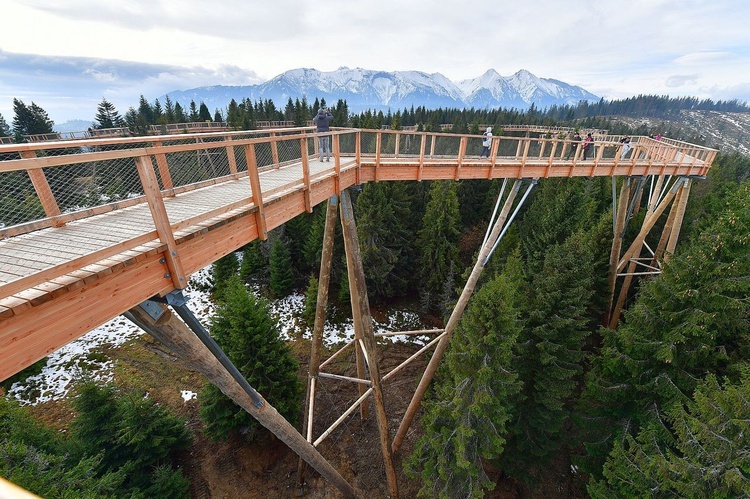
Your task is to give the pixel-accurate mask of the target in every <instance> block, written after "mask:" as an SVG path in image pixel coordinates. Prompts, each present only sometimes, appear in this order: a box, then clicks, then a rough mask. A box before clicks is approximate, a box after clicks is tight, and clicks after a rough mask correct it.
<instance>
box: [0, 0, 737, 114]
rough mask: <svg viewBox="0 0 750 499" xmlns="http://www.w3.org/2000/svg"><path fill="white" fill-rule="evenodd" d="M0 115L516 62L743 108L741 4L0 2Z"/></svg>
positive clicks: (595, 86)
mask: <svg viewBox="0 0 750 499" xmlns="http://www.w3.org/2000/svg"><path fill="white" fill-rule="evenodd" d="M0 7H2V8H1V9H0V11H1V12H2V17H3V21H4V22H3V27H2V29H1V30H0V114H2V115H3V117H4V118H5V120H6V121H7V122H8V123H9V124H10V123H11V122H12V118H13V106H12V103H13V98H14V97H15V98H19V99H21V100H22V101H24V102H25V103H26V104H30V102H35V103H36V104H37V105H39V106H41V107H42V108H44V109H45V110H46V111H47V112H48V114H49V115H50V118H52V120H54V121H55V122H56V123H62V122H64V121H67V120H69V119H75V118H81V119H89V120H90V119H93V116H94V114H95V113H96V105H97V104H98V103H99V102H101V100H102V98H107V99H108V100H109V101H111V102H113V103H114V104H115V106H116V107H117V109H118V110H119V111H120V112H121V114H124V112H125V111H127V109H128V107H130V106H137V103H138V97H139V96H140V95H144V96H145V97H146V98H147V99H148V100H149V101H150V102H153V100H154V99H155V98H157V97H159V96H161V95H164V94H165V93H166V92H169V91H172V90H185V89H189V88H194V87H197V86H203V85H247V84H254V83H260V82H263V81H266V80H268V79H270V78H273V77H274V76H276V75H277V74H280V73H282V72H284V71H286V70H289V69H295V68H301V67H306V68H315V69H318V70H321V71H332V70H335V69H337V68H338V67H341V66H348V67H352V68H354V67H361V68H366V69H375V70H384V71H396V70H417V71H424V72H427V73H441V74H443V75H444V76H446V77H447V78H449V79H451V80H453V81H457V80H462V79H467V78H474V77H477V76H480V75H481V74H483V73H484V72H485V71H487V70H488V69H491V68H492V69H495V70H496V71H497V72H498V73H500V74H501V75H503V76H509V75H511V74H513V73H515V72H516V71H518V70H519V69H527V70H529V71H531V72H532V73H533V74H535V75H536V76H539V77H542V78H555V79H558V80H562V81H564V82H566V83H570V84H573V85H579V86H581V87H583V88H585V89H586V90H588V91H590V92H593V93H594V94H596V95H599V96H602V97H604V98H606V99H617V98H624V97H629V96H633V95H637V94H660V95H662V94H668V95H671V96H682V95H691V96H697V97H701V98H711V99H714V100H719V99H735V98H736V99H740V100H743V101H750V31H749V30H748V26H747V25H748V21H750V2H747V0H712V1H704V0H625V1H620V2H614V1H611V0H610V1H607V0H598V1H589V0H567V1H560V0H526V1H518V0H516V1H513V2H510V1H507V0H491V1H489V0H488V1H484V2H479V1H475V0H455V1H453V0H430V1H427V0H379V1H378V2H375V1H374V0H369V1H361V0H346V1H344V0H318V1H312V2H311V1H308V0H272V1H271V0H212V1H208V0H147V1H146V0H128V1H126V2H123V1H121V0H116V1H115V0H97V1H96V2H94V1H91V0H65V1H60V0H0Z"/></svg>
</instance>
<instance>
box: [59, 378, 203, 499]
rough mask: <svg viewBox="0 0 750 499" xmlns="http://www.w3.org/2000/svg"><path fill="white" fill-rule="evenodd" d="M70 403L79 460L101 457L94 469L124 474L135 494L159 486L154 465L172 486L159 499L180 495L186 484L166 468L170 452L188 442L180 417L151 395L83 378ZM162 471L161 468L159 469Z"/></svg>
mask: <svg viewBox="0 0 750 499" xmlns="http://www.w3.org/2000/svg"><path fill="white" fill-rule="evenodd" d="M77 392H78V394H77V396H76V398H75V399H74V401H73V405H74V407H75V409H76V411H77V412H78V416H77V417H76V419H75V420H74V421H73V424H72V429H73V436H74V437H75V438H76V439H77V440H78V441H79V442H80V443H81V445H80V447H81V452H82V456H81V457H83V458H91V457H97V456H101V461H100V462H99V464H98V467H97V472H98V473H99V474H100V475H102V476H103V475H105V474H107V473H111V472H118V471H122V472H124V473H125V487H126V491H127V492H128V495H129V496H130V495H134V496H138V495H139V494H141V493H143V492H144V491H146V490H148V489H149V488H151V487H153V486H154V485H155V483H156V482H155V481H154V480H159V481H160V482H159V483H161V485H160V488H162V489H165V487H166V485H167V484H166V483H164V482H161V481H162V480H163V477H160V476H154V475H153V471H154V469H155V468H158V467H165V468H167V469H168V470H170V472H171V474H172V480H170V482H169V484H170V486H171V487H174V488H173V489H170V490H166V492H167V494H165V495H164V497H181V495H184V494H185V493H187V489H188V487H189V482H187V480H185V479H184V478H180V477H181V472H180V471H179V470H177V469H175V468H173V467H172V462H171V459H172V457H173V456H174V454H175V453H176V452H178V451H179V450H182V449H184V448H186V447H188V446H189V445H190V444H191V436H190V433H189V432H188V430H187V428H186V426H185V421H184V420H182V419H180V418H178V417H177V416H174V415H173V414H171V413H170V412H169V411H168V410H167V409H165V408H164V407H163V406H160V405H158V404H157V403H156V402H155V401H154V400H153V399H150V398H145V397H143V394H141V393H134V392H131V393H124V394H123V393H118V392H117V390H116V389H115V388H114V387H112V386H110V385H106V386H103V387H100V386H98V385H97V384H96V383H95V382H93V381H84V382H83V383H80V384H79V385H78V387H77ZM161 473H162V474H164V471H162V472H161Z"/></svg>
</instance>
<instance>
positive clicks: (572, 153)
mask: <svg viewBox="0 0 750 499" xmlns="http://www.w3.org/2000/svg"><path fill="white" fill-rule="evenodd" d="M580 143H581V135H580V134H579V133H578V132H576V133H575V135H573V142H571V143H570V151H568V155H567V156H565V161H567V160H569V159H570V157H571V156H573V157H574V158H575V157H576V151H577V150H578V144H580Z"/></svg>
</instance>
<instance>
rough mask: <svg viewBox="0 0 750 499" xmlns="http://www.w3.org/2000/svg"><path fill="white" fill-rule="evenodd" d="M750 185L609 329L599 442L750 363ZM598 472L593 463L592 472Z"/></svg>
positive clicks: (600, 380) (597, 390)
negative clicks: (709, 377) (702, 384)
mask: <svg viewBox="0 0 750 499" xmlns="http://www.w3.org/2000/svg"><path fill="white" fill-rule="evenodd" d="M748 198H750V182H745V183H744V184H742V185H741V186H740V187H739V188H738V189H736V191H735V192H734V193H732V194H730V195H728V196H727V197H726V199H725V203H726V205H725V210H724V212H723V213H721V214H720V215H718V216H717V217H716V218H715V219H714V221H713V223H711V224H710V225H709V226H707V227H706V230H704V231H703V232H702V233H701V234H700V236H699V237H698V238H696V239H695V240H694V241H693V242H692V243H691V244H690V245H689V246H687V247H683V248H682V249H681V251H680V252H679V253H678V254H676V255H674V256H673V257H672V258H671V259H670V260H669V261H668V262H666V263H665V264H664V265H663V269H662V273H661V274H660V275H659V276H658V277H657V278H655V279H653V280H652V281H649V282H647V283H645V284H644V285H643V286H642V287H641V289H640V291H639V294H638V297H637V299H636V301H635V303H634V305H633V306H631V308H630V310H629V311H626V312H625V314H624V317H625V322H624V323H623V324H622V325H621V326H620V327H619V328H618V330H617V331H607V332H606V334H605V336H604V344H603V347H602V350H601V352H602V354H601V356H600V357H599V358H595V359H594V363H593V368H592V371H591V373H590V375H589V377H588V382H587V391H586V402H587V404H588V405H587V410H588V412H589V413H590V414H592V415H595V416H597V417H599V418H600V419H599V420H598V424H596V425H595V426H594V425H592V427H591V430H594V429H599V430H600V432H598V433H595V432H593V431H592V433H591V435H590V437H589V441H590V442H592V444H591V445H590V446H589V454H590V455H591V457H592V458H594V459H601V458H602V455H603V454H606V452H607V451H608V449H607V448H601V446H598V447H597V446H595V445H593V442H602V441H608V442H612V441H613V440H615V441H616V440H619V439H621V437H622V435H623V434H624V433H626V432H627V433H631V434H635V433H636V432H637V431H638V429H639V428H641V427H646V426H648V425H649V424H651V423H653V417H654V414H657V413H662V414H665V413H668V412H669V411H670V409H671V407H673V406H674V405H675V404H679V403H682V402H684V401H685V400H687V398H688V397H689V396H690V394H691V393H692V392H693V391H694V390H695V388H696V386H697V384H698V382H699V381H700V380H701V379H703V378H704V377H705V376H706V375H707V374H709V373H713V374H715V375H717V376H721V377H724V376H728V377H730V379H732V380H736V377H737V375H738V366H739V365H741V363H742V362H744V361H745V360H746V359H747V358H748V357H749V356H750V324H749V323H748V320H747V318H748V317H750V303H749V302H748V300H747V297H748V296H750V280H748V278H747V276H748V275H750V253H748V251H747V248H748V246H750V205H749V204H748V203H747V199H748ZM596 468H597V466H596V465H593V466H592V470H596Z"/></svg>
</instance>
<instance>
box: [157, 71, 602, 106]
mask: <svg viewBox="0 0 750 499" xmlns="http://www.w3.org/2000/svg"><path fill="white" fill-rule="evenodd" d="M166 95H168V96H169V98H170V99H171V100H172V102H179V103H180V105H181V106H183V107H184V108H188V106H189V104H190V101H194V102H195V103H196V104H200V103H201V102H203V103H205V104H206V106H208V108H209V109H210V110H211V111H213V110H214V109H217V108H218V109H221V110H223V109H225V108H226V107H227V105H228V104H229V102H230V101H231V100H232V99H234V100H235V101H236V102H240V101H242V100H243V99H250V100H251V101H253V102H255V101H258V100H266V99H270V100H272V101H273V102H274V103H275V104H276V106H278V107H281V108H283V107H284V106H285V105H286V103H287V102H288V101H289V99H290V98H291V99H292V100H296V99H300V100H302V98H303V97H304V98H306V99H307V101H308V102H309V103H312V102H313V101H314V100H315V99H316V98H324V99H325V100H326V101H327V102H328V103H329V104H333V103H335V102H337V101H338V100H339V99H342V100H345V101H346V103H347V105H348V107H349V110H350V111H352V112H355V113H356V112H360V111H362V110H365V109H373V110H376V111H379V110H382V111H387V110H388V109H391V110H393V111H395V110H399V109H404V108H409V107H412V106H414V107H418V106H424V107H426V108H428V109H437V108H440V107H442V108H456V107H461V108H464V107H465V108H471V107H474V108H478V109H497V108H515V109H519V110H525V109H528V108H529V107H530V106H532V105H534V106H535V107H536V108H537V109H542V108H546V107H549V106H552V105H577V104H578V103H579V102H580V101H582V100H584V101H590V102H596V101H598V100H599V97H597V96H596V95H594V94H592V93H591V92H588V91H586V90H584V89H583V88H581V87H577V86H574V85H569V84H567V83H564V82H562V81H559V80H553V79H548V78H538V77H537V76H534V75H533V74H531V73H530V72H528V71H526V70H523V69H522V70H520V71H518V72H517V73H515V74H514V75H512V76H509V77H503V76H500V75H499V74H498V73H497V72H496V71H495V70H493V69H490V70H489V71H487V72H486V73H484V74H483V75H482V76H479V77H477V78H473V79H469V80H463V81H459V82H452V81H451V80H449V79H448V78H446V77H445V76H443V75H442V74H440V73H432V74H427V73H422V72H419V71H394V72H386V71H374V70H369V69H361V68H355V69H349V68H346V67H343V68H339V69H337V70H336V71H329V72H323V71H318V70H316V69H294V70H291V71H287V72H285V73H282V74H280V75H278V76H276V77H275V78H273V79H271V80H269V81H267V82H265V83H262V84H259V85H247V86H222V85H217V86H210V87H198V88H193V89H190V90H183V91H174V92H169V93H168V94H166ZM164 97H165V96H162V97H161V98H160V101H162V102H163V101H164Z"/></svg>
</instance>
